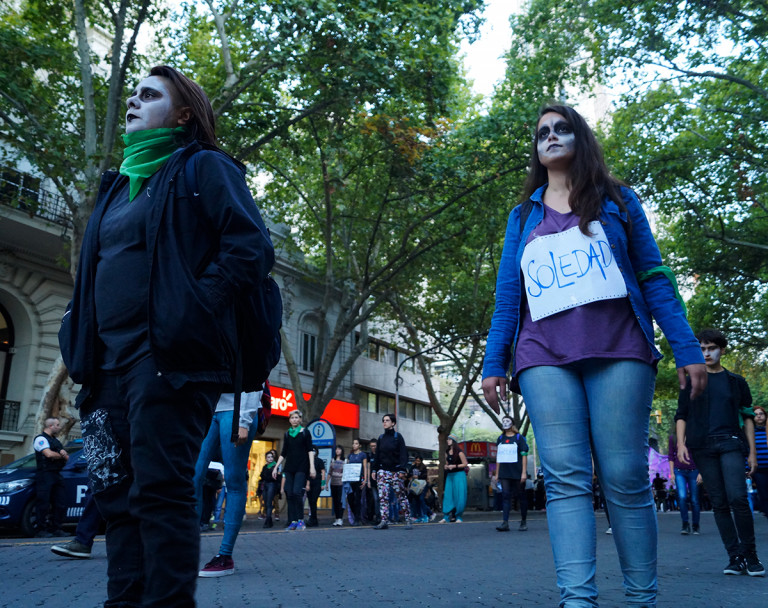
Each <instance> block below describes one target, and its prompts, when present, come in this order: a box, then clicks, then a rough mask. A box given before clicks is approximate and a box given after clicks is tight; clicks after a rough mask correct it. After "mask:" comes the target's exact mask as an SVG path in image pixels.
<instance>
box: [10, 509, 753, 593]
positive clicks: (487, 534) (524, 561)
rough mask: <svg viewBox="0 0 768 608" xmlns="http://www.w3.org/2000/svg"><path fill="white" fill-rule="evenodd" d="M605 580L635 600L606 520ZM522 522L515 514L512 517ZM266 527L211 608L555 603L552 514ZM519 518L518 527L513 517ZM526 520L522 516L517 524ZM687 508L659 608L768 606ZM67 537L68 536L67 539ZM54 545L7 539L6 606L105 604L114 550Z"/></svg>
mask: <svg viewBox="0 0 768 608" xmlns="http://www.w3.org/2000/svg"><path fill="white" fill-rule="evenodd" d="M598 517H599V520H598V537H597V552H598V574H597V578H598V587H599V589H600V603H601V606H604V607H620V606H624V603H623V591H622V588H621V575H620V571H619V565H618V559H617V557H616V551H615V547H614V545H613V540H612V537H611V536H609V535H606V534H605V533H604V531H605V528H606V524H605V519H604V518H603V517H602V515H598ZM513 518H514V515H513ZM330 521H331V519H330V516H329V515H325V516H323V513H322V512H321V523H323V522H325V525H324V526H322V527H320V528H315V529H310V530H307V531H305V532H284V531H283V530H282V529H280V530H277V529H275V528H273V529H272V530H262V529H261V522H260V521H258V520H255V519H254V520H249V521H246V522H245V523H244V526H243V529H242V531H241V534H240V537H239V539H238V542H237V545H236V546H235V554H234V559H235V567H236V572H235V574H234V575H233V576H226V577H222V578H214V579H198V587H197V598H198V606H199V607H200V608H209V607H227V608H233V607H239V606H254V607H256V606H264V607H270V608H279V607H283V608H326V607H341V608H348V607H349V608H352V607H364V608H368V607H374V608H378V607H381V608H384V607H387V608H393V607H394V608H399V607H405V608H416V607H425V606H426V607H431V606H435V607H438V606H439V607H440V608H454V607H455V608H465V607H466V608H469V607H472V608H474V607H480V606H493V607H497V606H499V607H502V606H504V607H514V608H537V607H540V606H543V607H547V608H555V607H556V606H557V603H558V599H559V595H558V591H557V587H556V585H555V575H554V567H553V564H552V554H551V551H550V548H549V540H548V535H547V526H546V519H545V515H544V514H543V513H538V512H535V513H531V514H530V515H529V519H528V527H529V530H528V532H518V531H517V530H516V525H513V526H512V529H513V531H511V532H508V533H499V532H497V531H496V530H495V525H496V523H497V522H498V515H497V514H492V513H467V514H466V518H465V522H464V523H463V524H421V525H416V526H415V527H414V529H413V530H411V531H407V530H404V529H403V528H402V526H391V527H390V529H389V530H386V531H376V530H372V529H370V528H349V527H344V528H341V529H337V528H331V527H330V526H329V524H330ZM510 523H512V522H510ZM515 523H516V522H515ZM755 524H756V532H757V539H758V552H759V553H761V556H762V559H763V562H764V563H767V564H768V520H766V518H764V517H762V516H760V515H758V516H757V520H756V522H755ZM679 532H680V517H679V514H677V513H659V608H662V607H669V608H719V607H722V608H766V607H768V578H751V577H747V576H738V577H737V576H724V575H723V574H722V569H723V567H724V566H725V564H726V563H727V561H728V560H727V556H726V554H725V551H724V550H723V548H722V545H721V543H720V539H719V536H718V535H717V531H716V529H715V526H714V520H713V518H712V513H703V514H702V534H701V535H700V536H681V535H680V533H679ZM220 540H221V533H220V532H210V533H205V534H204V535H203V538H202V555H201V558H202V562H205V561H208V559H210V558H211V557H212V556H213V555H214V554H215V553H216V551H217V549H218V545H219V541H220ZM65 542H66V541H65ZM51 544H53V543H52V542H51V541H50V540H38V539H12V538H5V539H2V540H0V566H1V567H2V581H3V584H2V592H1V593H0V607H3V608H28V607H32V606H45V608H73V607H76V608H97V607H100V606H101V605H102V603H103V601H104V599H105V590H106V574H105V573H106V553H105V547H104V539H103V537H97V540H96V543H95V545H94V553H93V555H94V557H93V559H91V560H70V559H67V558H62V557H59V556H56V555H54V554H53V553H51V552H50V545H51Z"/></svg>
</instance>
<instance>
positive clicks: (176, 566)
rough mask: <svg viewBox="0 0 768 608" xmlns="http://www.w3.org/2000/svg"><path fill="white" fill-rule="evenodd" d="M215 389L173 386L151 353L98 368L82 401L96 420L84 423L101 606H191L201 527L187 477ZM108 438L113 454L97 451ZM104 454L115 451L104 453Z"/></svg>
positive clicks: (190, 477) (215, 397)
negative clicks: (103, 527)
mask: <svg viewBox="0 0 768 608" xmlns="http://www.w3.org/2000/svg"><path fill="white" fill-rule="evenodd" d="M219 394H220V391H219V389H218V387H216V386H214V385H210V384H205V383H187V384H185V385H183V386H182V387H181V388H178V389H175V388H173V387H172V386H171V384H170V383H169V382H168V381H167V380H166V378H165V377H164V376H163V375H161V374H160V373H158V371H157V368H156V367H155V364H154V360H153V359H152V358H151V357H149V358H147V359H143V360H142V361H140V362H139V363H137V364H136V365H134V366H133V367H132V368H130V369H129V370H127V371H125V372H123V373H114V374H108V373H102V374H101V375H100V376H99V377H98V380H97V383H96V385H95V386H94V387H92V392H91V395H90V396H89V397H88V399H86V400H85V402H84V403H83V404H82V405H81V417H82V420H83V421H85V420H87V419H89V416H91V415H93V420H99V421H100V422H99V423H98V424H96V423H94V424H93V425H86V429H87V430H85V431H84V433H83V443H84V445H85V446H86V449H89V446H91V447H92V448H93V449H94V450H95V453H94V454H93V455H92V456H91V455H89V463H88V466H89V473H90V477H91V483H92V485H93V489H94V498H95V500H96V504H97V505H98V507H99V511H100V512H101V514H102V515H103V516H104V518H105V519H106V520H107V534H106V548H107V560H108V561H107V576H108V582H107V595H108V598H109V599H108V600H107V601H106V602H105V604H104V605H105V607H107V608H109V607H117V606H120V607H139V606H141V607H142V608H182V607H183V608H188V607H189V606H194V603H195V599H194V596H195V586H196V584H197V573H198V569H199V565H200V527H199V515H198V512H197V508H196V502H195V486H194V482H193V479H194V474H195V463H196V462H197V457H198V455H199V453H200V446H201V445H202V442H203V438H204V437H205V434H206V431H207V429H208V426H209V424H210V422H211V418H212V415H213V410H214V407H215V405H216V402H217V401H218V399H219ZM103 412H106V416H105V417H104V418H102V417H101V416H100V414H101V413H103ZM102 420H104V422H103V423H102V422H101V421H102ZM110 442H112V443H113V445H114V444H116V445H117V446H118V447H119V452H114V451H109V452H106V451H104V450H99V449H98V448H99V446H102V445H107V444H109V443H110ZM110 453H111V454H118V453H119V457H118V458H117V459H106V460H105V459H104V456H109V454H110ZM97 487H98V488H99V489H98V491H97Z"/></svg>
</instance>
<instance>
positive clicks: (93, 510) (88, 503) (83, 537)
mask: <svg viewBox="0 0 768 608" xmlns="http://www.w3.org/2000/svg"><path fill="white" fill-rule="evenodd" d="M102 521H104V518H103V517H102V516H101V513H99V508H98V507H97V506H96V501H95V500H94V498H93V492H90V491H89V492H88V494H86V496H85V504H84V505H83V514H82V515H81V516H80V521H78V522H77V529H76V530H75V540H76V541H77V542H79V543H80V544H81V545H84V546H86V547H92V546H93V539H94V538H95V537H96V535H97V534H98V533H99V527H100V526H101V522H102Z"/></svg>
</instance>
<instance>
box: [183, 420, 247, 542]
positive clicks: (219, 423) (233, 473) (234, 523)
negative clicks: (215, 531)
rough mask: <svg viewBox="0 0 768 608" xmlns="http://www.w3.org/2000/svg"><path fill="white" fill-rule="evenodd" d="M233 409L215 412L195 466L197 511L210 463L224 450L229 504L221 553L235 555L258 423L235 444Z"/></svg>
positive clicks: (223, 456) (226, 511)
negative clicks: (245, 439)
mask: <svg viewBox="0 0 768 608" xmlns="http://www.w3.org/2000/svg"><path fill="white" fill-rule="evenodd" d="M232 415H233V412H232V411H231V410H230V411H228V412H216V413H215V414H214V415H213V420H212V421H211V426H210V428H209V429H208V434H207V435H206V436H205V439H204V440H203V446H202V448H201V449H200V457H199V458H198V459H197V466H195V491H196V492H197V509H198V513H200V512H201V511H202V505H203V481H204V480H205V472H206V471H207V470H208V464H209V463H210V462H211V460H212V458H213V456H214V455H218V452H219V450H221V463H222V464H223V465H224V477H225V479H226V482H227V508H226V510H225V511H224V536H223V537H222V539H221V546H220V547H219V554H221V555H232V551H233V550H234V548H235V541H236V540H237V535H238V533H239V532H240V526H241V525H242V523H243V515H245V500H246V498H247V496H248V487H247V486H248V455H249V454H250V452H251V444H252V443H253V438H254V437H255V436H256V425H255V424H251V428H250V429H249V430H248V440H247V441H246V442H245V443H243V444H242V445H238V446H236V445H235V444H234V443H232V441H231V437H232Z"/></svg>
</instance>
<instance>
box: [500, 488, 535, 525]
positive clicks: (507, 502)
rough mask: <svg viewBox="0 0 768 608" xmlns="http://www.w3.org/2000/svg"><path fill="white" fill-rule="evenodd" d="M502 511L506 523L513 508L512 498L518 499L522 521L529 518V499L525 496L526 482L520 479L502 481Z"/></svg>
mask: <svg viewBox="0 0 768 608" xmlns="http://www.w3.org/2000/svg"><path fill="white" fill-rule="evenodd" d="M499 481H500V482H501V501H502V502H501V504H502V507H501V510H502V517H503V519H504V521H509V510H510V508H511V507H512V497H515V498H517V501H518V503H519V505H520V519H522V520H525V519H527V517H528V498H527V496H526V495H525V482H521V481H520V480H519V479H501V480H499Z"/></svg>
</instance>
